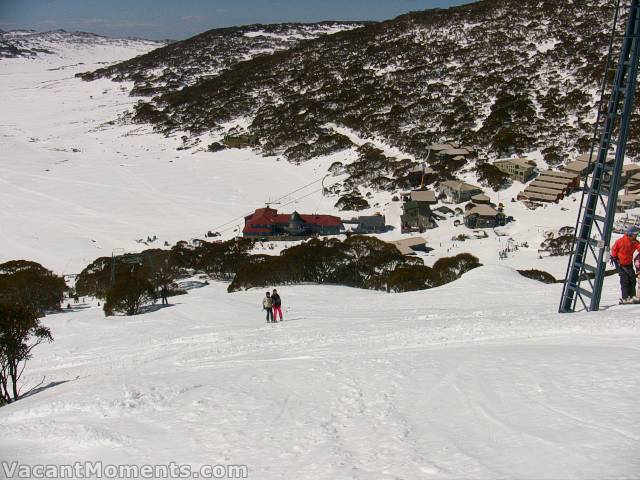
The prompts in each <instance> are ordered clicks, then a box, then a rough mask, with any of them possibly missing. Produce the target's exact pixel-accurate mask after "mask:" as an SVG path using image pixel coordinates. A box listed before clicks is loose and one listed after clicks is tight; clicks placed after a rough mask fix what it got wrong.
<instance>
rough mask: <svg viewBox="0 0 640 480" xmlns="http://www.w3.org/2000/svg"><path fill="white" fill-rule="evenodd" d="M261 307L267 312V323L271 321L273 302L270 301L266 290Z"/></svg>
mask: <svg viewBox="0 0 640 480" xmlns="http://www.w3.org/2000/svg"><path fill="white" fill-rule="evenodd" d="M262 308H264V309H265V311H266V312H267V323H271V322H273V321H274V320H273V302H272V301H271V294H270V293H269V292H267V295H266V296H265V297H264V298H263V299H262Z"/></svg>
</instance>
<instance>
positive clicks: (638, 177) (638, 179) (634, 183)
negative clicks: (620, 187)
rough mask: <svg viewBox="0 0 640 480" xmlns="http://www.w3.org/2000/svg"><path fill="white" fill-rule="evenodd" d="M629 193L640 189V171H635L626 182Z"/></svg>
mask: <svg viewBox="0 0 640 480" xmlns="http://www.w3.org/2000/svg"><path fill="white" fill-rule="evenodd" d="M626 190H627V193H629V192H631V191H633V192H635V191H638V190H640V173H634V174H633V175H631V176H630V177H629V179H628V180H627V184H626Z"/></svg>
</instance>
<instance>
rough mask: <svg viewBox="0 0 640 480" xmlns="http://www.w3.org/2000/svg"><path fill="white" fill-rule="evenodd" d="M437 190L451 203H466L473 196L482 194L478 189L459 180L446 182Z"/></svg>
mask: <svg viewBox="0 0 640 480" xmlns="http://www.w3.org/2000/svg"><path fill="white" fill-rule="evenodd" d="M439 188H440V192H441V193H443V194H444V195H445V196H446V197H447V200H449V201H450V202H452V203H462V202H468V201H469V200H471V197H473V196H474V195H478V194H480V193H484V192H483V191H482V189H481V188H480V187H478V186H476V185H471V184H469V183H466V182H463V181H461V180H446V181H444V182H442V183H441V184H440V187H439Z"/></svg>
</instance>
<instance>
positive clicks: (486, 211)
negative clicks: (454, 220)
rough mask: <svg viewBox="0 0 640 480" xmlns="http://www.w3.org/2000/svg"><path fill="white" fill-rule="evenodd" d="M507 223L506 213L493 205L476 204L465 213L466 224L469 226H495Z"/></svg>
mask: <svg viewBox="0 0 640 480" xmlns="http://www.w3.org/2000/svg"><path fill="white" fill-rule="evenodd" d="M506 223H507V219H506V217H505V215H504V213H503V212H501V211H499V210H496V209H495V208H493V207H492V206H491V205H486V204H482V205H474V206H473V207H472V208H470V209H469V210H467V211H466V212H465V214H464V224H465V225H466V226H467V227H469V228H494V227H498V226H502V225H505V224H506Z"/></svg>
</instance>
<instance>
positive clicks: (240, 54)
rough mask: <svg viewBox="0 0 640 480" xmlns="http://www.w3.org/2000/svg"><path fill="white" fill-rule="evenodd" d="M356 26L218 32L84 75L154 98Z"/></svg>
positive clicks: (284, 26)
mask: <svg viewBox="0 0 640 480" xmlns="http://www.w3.org/2000/svg"><path fill="white" fill-rule="evenodd" d="M362 25H363V23H357V22H348V23H347V22H322V23H312V24H296V23H283V24H278V25H259V24H256V25H247V26H244V27H230V28H216V29H213V30H209V31H206V32H204V33H201V34H199V35H196V36H195V37H192V38H189V39H187V40H183V41H180V42H175V43H170V44H169V45H166V46H164V47H162V48H158V49H156V50H152V51H151V52H149V53H146V54H144V55H141V56H139V57H136V58H133V59H131V60H127V61H125V62H122V63H119V64H116V65H110V66H108V67H104V68H101V69H99V70H96V71H95V72H86V73H84V74H82V75H80V76H81V77H82V78H84V79H85V80H93V79H95V78H100V77H109V78H112V79H113V80H116V81H125V80H126V81H131V82H134V88H133V90H132V91H131V94H132V95H143V96H147V95H155V94H158V93H162V92H171V91H175V90H178V89H180V88H182V87H184V86H186V85H193V84H195V83H196V82H197V81H198V80H199V79H202V78H205V79H206V78H209V77H212V76H215V75H217V74H219V73H220V72H221V71H222V70H225V69H228V68H229V67H231V66H232V65H235V64H236V63H238V62H241V61H246V60H249V59H251V58H253V57H255V56H257V55H266V54H270V53H273V52H275V51H279V50H284V49H287V48H290V47H292V46H294V45H295V44H297V43H299V42H301V41H303V40H310V39H314V38H317V37H319V36H321V35H326V34H328V33H332V32H337V31H343V30H349V29H352V28H358V27H360V26H362Z"/></svg>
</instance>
